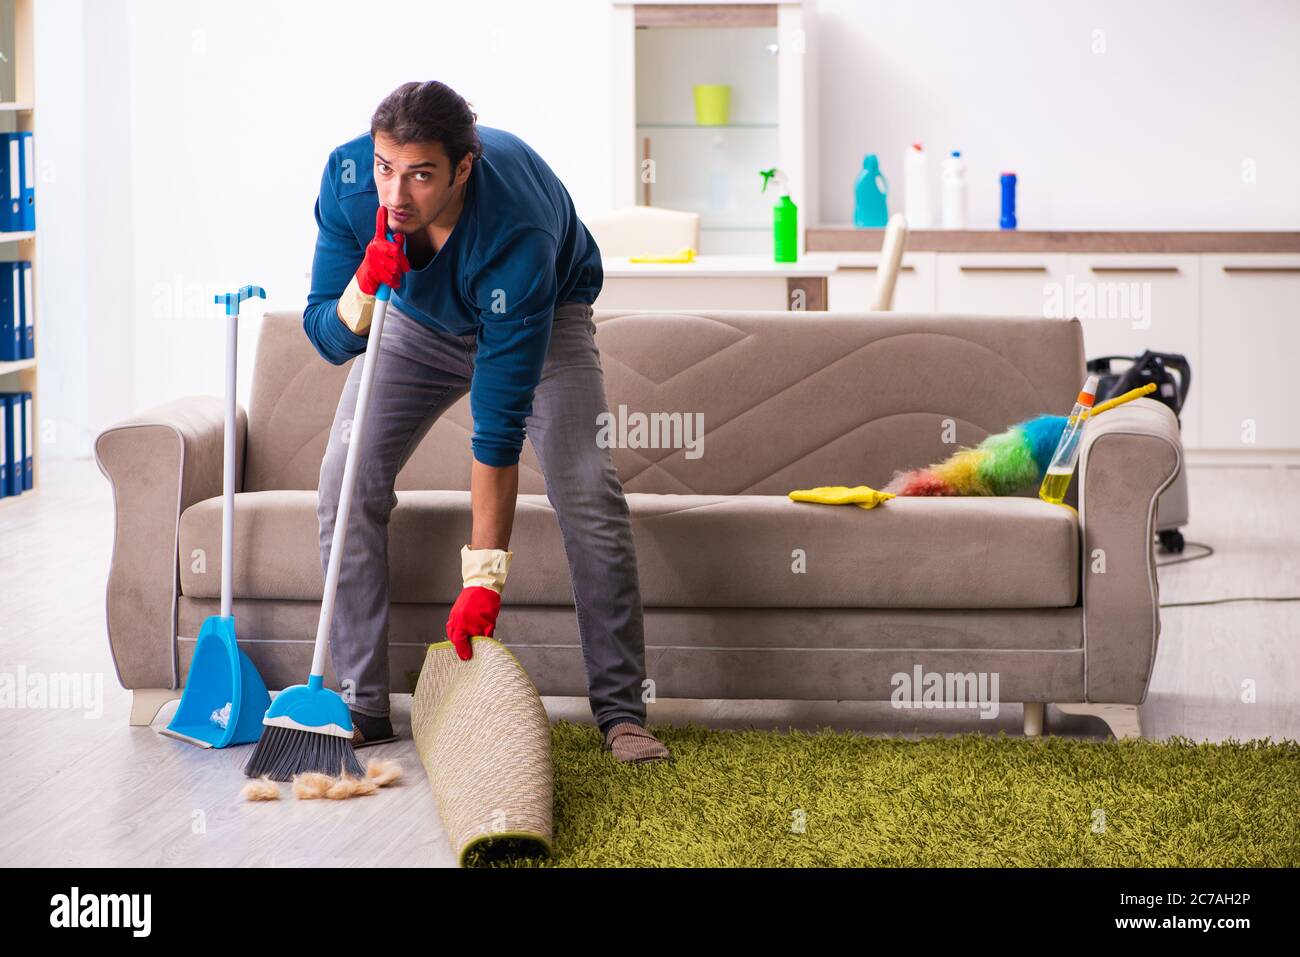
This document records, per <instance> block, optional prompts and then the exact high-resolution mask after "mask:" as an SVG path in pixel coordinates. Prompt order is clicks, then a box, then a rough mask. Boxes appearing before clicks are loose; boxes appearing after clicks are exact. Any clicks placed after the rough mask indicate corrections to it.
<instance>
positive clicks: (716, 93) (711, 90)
mask: <svg viewBox="0 0 1300 957" xmlns="http://www.w3.org/2000/svg"><path fill="white" fill-rule="evenodd" d="M730 112H731V87H730V86H729V85H728V84H726V83H699V84H696V86H695V123H696V125H698V126H726V125H727V120H728V114H729V113H730Z"/></svg>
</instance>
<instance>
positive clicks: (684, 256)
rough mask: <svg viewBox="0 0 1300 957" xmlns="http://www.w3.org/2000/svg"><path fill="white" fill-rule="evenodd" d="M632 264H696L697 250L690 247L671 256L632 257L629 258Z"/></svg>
mask: <svg viewBox="0 0 1300 957" xmlns="http://www.w3.org/2000/svg"><path fill="white" fill-rule="evenodd" d="M628 262H630V263H693V262H695V250H694V249H691V248H690V247H689V246H688V247H687V248H685V249H683V250H681V251H680V252H677V253H674V254H673V255H671V256H631V257H629V258H628Z"/></svg>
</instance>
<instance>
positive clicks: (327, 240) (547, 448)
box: [303, 81, 669, 760]
mask: <svg viewBox="0 0 1300 957" xmlns="http://www.w3.org/2000/svg"><path fill="white" fill-rule="evenodd" d="M475 121H476V116H475V114H474V113H473V112H472V111H471V109H470V107H469V104H468V103H466V102H465V100H464V99H462V98H461V97H460V96H459V95H458V94H457V93H456V92H455V91H453V90H452V89H450V88H449V87H447V86H446V85H444V84H442V83H438V82H436V81H428V82H425V83H407V84H404V85H403V86H400V87H398V88H397V89H396V90H394V91H393V92H392V93H391V94H390V95H389V96H388V97H387V98H386V99H385V100H384V101H383V102H382V103H380V104H379V108H378V109H377V110H376V111H375V114H374V116H373V117H372V118H371V123H370V132H369V133H368V134H363V135H361V136H358V137H357V138H356V139H353V140H351V141H350V142H348V143H345V144H344V145H342V146H340V147H338V148H337V149H336V150H334V152H333V153H331V154H330V157H329V161H328V162H327V163H326V166H325V172H324V176H323V177H322V179H321V187H320V197H319V199H318V200H317V202H316V222H317V224H318V226H319V230H320V231H319V235H318V238H317V241H316V255H315V260H314V262H313V264H312V283H311V293H310V295H309V296H308V299H307V309H306V311H305V313H304V316H303V326H304V328H305V330H306V332H307V336H308V337H309V338H310V339H311V341H312V344H313V345H315V347H316V350H317V351H318V352H319V353H320V354H321V355H322V356H323V357H324V358H325V359H327V360H328V361H330V362H332V363H334V364H336V365H338V364H341V363H343V362H346V361H347V360H349V359H351V358H352V357H353V356H357V355H359V354H361V353H362V352H364V351H365V347H366V334H367V332H368V330H369V324H370V317H371V310H372V309H373V304H374V294H375V292H376V291H377V290H378V288H379V285H380V284H384V285H388V286H390V287H391V288H392V289H393V294H392V299H391V301H390V303H389V307H388V313H387V317H386V320H385V324H384V332H383V340H382V342H381V343H380V352H379V355H378V356H377V357H376V359H377V361H376V366H375V374H374V375H375V378H374V383H373V386H372V393H371V404H370V407H369V411H368V413H367V421H366V428H365V432H364V438H363V444H364V447H363V448H362V449H361V450H360V461H359V463H358V471H357V478H356V488H355V490H354V493H353V494H354V499H353V508H352V511H351V517H350V519H349V521H350V523H351V524H350V526H349V528H348V537H347V552H348V554H347V555H346V556H345V557H344V561H343V564H342V568H341V573H340V578H339V590H338V596H337V599H336V606H335V619H334V627H333V632H332V634H333V636H334V640H333V641H332V643H331V652H332V655H333V659H334V672H335V674H336V675H337V676H338V677H339V679H340V680H343V679H346V678H351V679H352V680H353V681H354V682H355V686H356V699H355V701H354V703H353V704H352V718H353V723H354V725H355V727H356V742H357V744H358V745H360V746H364V745H368V744H377V743H380V742H382V741H391V740H393V739H394V734H393V728H392V724H391V722H390V721H389V717H388V715H389V701H388V693H389V692H388V520H389V516H390V513H391V511H392V509H393V507H394V506H395V505H396V504H397V496H396V494H395V493H394V491H393V485H394V481H395V479H396V476H397V473H398V471H399V470H400V469H401V467H402V466H403V464H405V462H406V460H407V459H408V458H409V457H410V455H411V453H412V452H413V451H414V450H415V447H416V446H417V445H418V444H419V440H420V439H421V438H422V437H423V436H424V435H425V433H426V432H427V431H428V429H429V427H430V426H431V425H432V424H433V422H434V421H435V420H436V419H437V418H438V416H439V415H441V414H442V412H443V411H444V410H446V409H447V408H448V407H449V406H450V405H452V404H453V403H454V402H455V401H456V400H458V399H459V398H461V397H462V396H463V395H464V394H465V393H466V392H467V391H468V393H469V397H470V410H471V413H472V415H473V419H474V433H473V438H472V440H471V443H470V444H471V449H472V452H473V458H474V461H473V465H472V470H471V477H470V496H471V502H472V512H473V531H472V535H471V541H470V542H468V543H466V544H464V545H463V547H462V548H461V550H460V552H461V568H462V580H463V584H464V588H463V590H462V591H461V593H460V597H459V598H457V599H456V603H455V605H454V606H453V607H452V610H451V615H450V617H449V618H448V620H447V625H446V632H447V636H448V637H449V638H450V639H451V640H452V642H453V644H454V645H455V647H456V651H457V653H458V654H459V655H460V657H461V658H462V659H468V658H469V657H470V656H471V655H472V646H471V644H470V638H471V636H473V635H491V634H492V633H493V629H494V628H495V626H496V619H497V614H498V612H499V610H500V606H501V592H502V589H503V587H504V585H505V580H506V573H507V571H508V570H509V567H510V562H511V560H512V558H513V552H511V551H509V545H510V532H511V526H512V524H513V520H514V512H515V499H516V495H517V492H518V487H519V465H518V463H519V452H520V449H521V448H522V445H523V440H524V436H525V430H526V433H527V436H528V438H529V440H530V441H531V442H532V443H533V448H534V450H535V451H536V452H537V458H538V460H539V462H540V464H541V467H542V472H543V474H544V476H545V479H546V490H547V496H548V498H549V499H550V501H551V504H552V506H553V507H554V508H555V512H556V516H557V517H558V519H559V524H560V531H561V533H562V535H563V538H564V544H565V551H566V552H567V554H568V559H569V571H570V575H571V578H572V582H573V592H574V599H575V602H576V604H577V610H578V629H579V634H580V637H581V640H582V652H583V660H584V662H585V665H586V669H587V683H588V692H589V696H590V700H591V709H592V714H593V715H594V716H595V718H596V721H597V723H598V724H599V726H600V728H601V731H602V733H603V734H604V736H605V742H606V746H607V747H608V748H609V749H610V750H611V751H613V752H614V756H615V757H616V758H618V759H619V760H656V759H662V758H667V757H669V754H668V750H667V749H666V748H665V747H664V746H663V745H662V744H661V743H660V742H659V741H658V740H657V739H656V738H655V737H654V736H653V735H652V734H651V733H650V732H649V731H646V730H645V729H644V727H643V725H644V723H645V703H644V702H643V701H642V699H641V685H642V681H643V680H644V678H645V649H644V639H643V632H642V624H643V623H642V608H641V597H640V588H639V584H638V581H637V570H636V553H635V550H634V547H633V542H632V533H631V525H630V522H629V518H628V510H627V503H626V501H625V500H624V498H623V489H622V486H621V484H620V483H619V480H618V476H617V474H616V473H615V471H614V465H613V460H612V457H611V455H610V452H609V450H608V449H604V448H601V447H599V445H598V444H597V442H596V431H597V416H598V415H599V414H600V413H602V412H605V411H606V409H607V406H606V401H605V391H604V381H603V377H602V373H601V368H600V355H599V353H598V351H597V349H596V346H595V343H594V341H593V335H594V333H595V323H594V322H592V319H591V315H592V306H591V304H592V302H593V301H594V300H595V298H596V296H597V294H598V293H599V292H600V288H601V285H602V282H603V279H604V274H603V272H602V269H601V262H600V250H599V249H598V248H597V246H596V243H595V241H594V240H593V239H592V237H591V234H590V233H589V232H588V231H587V228H586V227H585V226H584V225H583V224H582V222H581V221H580V220H579V219H578V217H577V214H576V213H575V212H574V208H573V202H572V200H571V199H570V197H569V194H568V191H567V190H566V189H565V188H564V185H563V184H562V183H561V182H560V180H559V179H558V178H557V177H556V176H555V174H554V173H553V172H552V171H551V169H550V167H548V166H547V165H546V163H545V162H544V161H543V160H542V158H541V157H540V156H538V155H537V153H535V152H534V151H533V150H532V149H531V148H530V147H529V146H528V145H527V144H525V143H524V142H523V141H522V140H520V139H519V138H518V137H516V136H514V135H512V134H510V133H507V132H505V131H503V130H496V129H491V128H488V127H479V126H477V125H476V122H475ZM389 231H391V233H392V234H393V238H392V239H391V240H389V239H388V238H387V233H388V232H389ZM361 368H362V363H360V362H356V363H353V366H352V370H351V373H350V374H349V376H348V381H347V385H346V386H345V388H344V390H343V395H342V397H341V398H340V399H339V405H338V410H337V412H336V413H335V419H334V427H333V429H332V430H331V432H330V439H329V446H328V448H327V450H326V452H325V458H324V461H323V462H322V463H321V475H320V492H319V505H318V516H319V519H320V547H321V565H322V567H327V566H328V564H329V550H330V543H331V538H332V536H333V525H334V515H335V512H336V509H337V507H338V496H339V489H340V485H341V482H342V475H343V464H344V458H345V455H346V442H345V440H346V430H347V425H348V423H349V422H350V421H351V419H352V416H353V412H354V409H355V407H356V400H357V392H358V387H359V384H360V378H361ZM446 547H447V548H449V549H450V548H451V547H453V544H452V543H450V542H448V543H446Z"/></svg>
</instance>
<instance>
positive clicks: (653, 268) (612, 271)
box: [601, 255, 837, 279]
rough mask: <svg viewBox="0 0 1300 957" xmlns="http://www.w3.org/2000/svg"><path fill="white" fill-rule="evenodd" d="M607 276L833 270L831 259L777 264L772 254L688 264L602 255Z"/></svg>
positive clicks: (714, 258) (739, 275)
mask: <svg viewBox="0 0 1300 957" xmlns="http://www.w3.org/2000/svg"><path fill="white" fill-rule="evenodd" d="M601 262H602V264H603V266H604V269H605V278H607V279H639V278H661V277H665V276H667V277H674V278H682V279H727V278H733V279H735V278H739V279H752V278H754V277H762V276H772V277H781V276H785V277H808V276H829V275H831V274H832V273H834V272H835V271H836V268H837V267H836V263H835V262H833V261H825V260H823V261H820V262H818V261H809V260H807V259H802V260H800V261H799V262H793V263H779V262H775V261H774V260H773V259H772V257H771V256H761V255H754V256H696V257H695V262H691V263H634V262H628V257H627V256H605V257H603V258H602V260H601Z"/></svg>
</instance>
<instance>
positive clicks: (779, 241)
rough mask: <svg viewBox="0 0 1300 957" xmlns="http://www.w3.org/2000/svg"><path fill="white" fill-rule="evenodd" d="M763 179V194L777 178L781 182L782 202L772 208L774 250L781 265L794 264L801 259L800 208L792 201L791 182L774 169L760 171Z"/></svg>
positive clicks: (783, 174)
mask: <svg viewBox="0 0 1300 957" xmlns="http://www.w3.org/2000/svg"><path fill="white" fill-rule="evenodd" d="M758 175H759V176H761V177H763V188H762V189H761V190H759V192H761V193H766V192H767V184H768V183H769V182H771V181H772V178H773V177H775V178H776V179H777V180H779V181H780V187H781V201H780V202H778V203H777V204H776V205H775V206H773V207H772V248H773V252H774V254H775V257H776V261H777V262H779V263H792V262H796V261H797V260H798V259H799V207H798V206H796V205H795V204H794V203H793V202H792V201H791V199H790V187H789V181H788V180H787V179H786V176H785V173H783V172H781V171H780V170H779V169H776V168H775V167H773V168H772V169H764V170H759V172H758Z"/></svg>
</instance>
